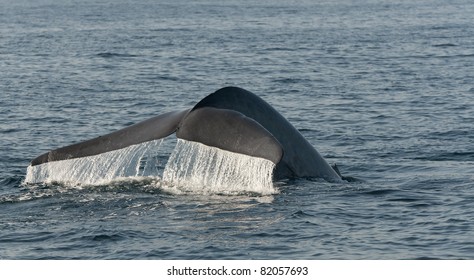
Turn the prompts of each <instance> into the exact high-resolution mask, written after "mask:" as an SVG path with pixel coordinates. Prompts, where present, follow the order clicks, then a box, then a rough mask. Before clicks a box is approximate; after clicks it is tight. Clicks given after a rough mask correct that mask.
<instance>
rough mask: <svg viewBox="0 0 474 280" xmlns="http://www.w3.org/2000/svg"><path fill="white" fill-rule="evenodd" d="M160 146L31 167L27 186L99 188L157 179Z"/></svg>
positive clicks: (158, 142)
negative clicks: (124, 181) (127, 180)
mask: <svg viewBox="0 0 474 280" xmlns="http://www.w3.org/2000/svg"><path fill="white" fill-rule="evenodd" d="M161 143H162V140H154V141H149V142H145V143H141V144H137V145H132V146H129V147H126V148H123V149H120V150H115V151H110V152H107V153H103V154H99V155H94V156H88V157H83V158H75V159H68V160H61V161H53V162H48V163H44V164H40V165H35V166H28V169H27V174H26V178H25V183H31V184H34V183H53V182H60V183H66V184H72V185H100V184H107V183H109V182H110V181H112V180H115V179H118V178H124V177H143V176H158V175H159V174H158V170H157V169H158V168H157V166H158V158H157V152H158V150H159V147H160V145H161Z"/></svg>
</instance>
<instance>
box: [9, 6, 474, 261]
mask: <svg viewBox="0 0 474 280" xmlns="http://www.w3.org/2000/svg"><path fill="white" fill-rule="evenodd" d="M189 2H190V1H179V0H174V1H151V0H150V1H111V0H108V1H106V0H102V1H80V3H77V1H54V0H41V1H32V0H31V1H28V0H6V1H2V2H1V3H0V97H1V98H0V258H5V259H70V258H74V259H146V258H152V259H178V258H182V259H204V258H205V259H424V258H440V259H473V258H474V235H473V234H472V232H473V231H474V210H473V209H474V175H473V173H474V172H473V171H474V152H473V151H474V133H473V131H474V74H473V73H474V67H473V65H474V28H473V17H472V15H473V14H474V4H473V3H472V1H468V0H459V1H442V0H424V1H369V0H367V1H344V0H338V1H296V2H294V3H293V1H245V0H235V1H224V2H223V1H213V0H210V1H193V3H189ZM227 85H235V86H240V87H243V88H246V89H248V90H250V91H252V92H254V93H256V94H258V95H259V96H261V97H262V98H264V99H265V100H266V101H268V102H269V103H270V104H272V105H273V106H274V107H275V108H277V110H279V111H280V112H281V113H282V114H283V115H284V116H286V117H287V118H288V119H289V120H290V122H292V123H293V124H294V125H295V127H297V128H298V129H300V130H301V131H302V133H303V134H304V135H305V137H307V139H308V140H309V141H310V142H311V143H312V144H313V145H314V146H315V147H316V148H317V149H318V151H319V152H320V153H321V154H322V155H324V157H325V158H326V159H327V160H328V161H329V162H330V163H337V164H338V166H339V169H340V170H341V172H342V173H343V174H344V175H348V176H353V177H356V178H358V179H359V181H357V182H350V183H343V184H333V183H327V182H324V181H321V180H307V179H298V180H289V181H284V182H279V183H277V184H276V188H278V190H279V193H278V194H274V195H255V194H254V195H211V194H208V195H205V194H200V193H192V192H191V193H186V194H173V193H169V192H165V191H163V190H162V189H160V188H158V187H156V186H155V185H154V184H153V182H151V181H149V180H137V181H124V182H118V183H117V182H115V183H110V184H106V185H101V186H96V187H87V186H86V187H84V186H81V187H73V186H65V185H61V184H36V185H25V184H23V181H24V179H25V175H26V168H27V166H28V164H29V161H30V160H31V159H32V158H34V157H36V156H38V155H39V154H41V153H43V152H46V151H48V150H50V149H52V148H56V147H61V146H64V145H68V144H71V143H75V142H78V141H81V140H85V139H90V138H93V137H96V136H99V135H103V134H106V133H109V132H111V131H114V130H116V129H119V128H122V127H124V126H127V125H130V124H132V123H136V122H139V121H142V120H145V119H147V118H149V117H152V116H155V115H158V114H161V113H164V112H167V111H171V110H175V109H185V108H189V107H191V106H193V105H194V104H195V103H196V102H197V101H199V100H200V99H201V98H203V97H205V96H206V95H208V94H209V93H212V92H214V91H215V90H217V89H219V88H221V87H223V86H227ZM166 149H167V151H168V153H170V152H171V150H172V149H173V146H172V145H169V147H167V148H166ZM166 149H165V150H166Z"/></svg>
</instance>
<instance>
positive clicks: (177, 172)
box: [163, 139, 278, 195]
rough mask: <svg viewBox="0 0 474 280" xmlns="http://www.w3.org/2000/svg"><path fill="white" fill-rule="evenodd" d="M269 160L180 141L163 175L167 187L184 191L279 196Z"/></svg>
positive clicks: (273, 165)
mask: <svg viewBox="0 0 474 280" xmlns="http://www.w3.org/2000/svg"><path fill="white" fill-rule="evenodd" d="M274 167H275V164H274V163H273V162H271V161H269V160H266V159H263V158H257V157H251V156H247V155H243V154H238V153H233V152H229V151H224V150H221V149H218V148H214V147H209V146H206V145H204V144H201V143H197V142H192V141H186V140H182V139H178V141H177V143H176V147H175V149H174V150H173V152H172V154H171V156H170V158H169V160H168V163H167V164H166V167H165V170H164V173H163V185H164V186H163V187H165V185H166V184H168V189H169V190H171V191H172V190H173V189H175V190H176V189H178V190H181V191H184V192H188V191H189V192H202V193H221V194H241V193H258V194H263V195H269V194H275V193H277V192H278V191H277V190H276V189H275V188H274V186H273V181H272V176H273V169H274Z"/></svg>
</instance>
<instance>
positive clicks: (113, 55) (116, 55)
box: [97, 52, 137, 58]
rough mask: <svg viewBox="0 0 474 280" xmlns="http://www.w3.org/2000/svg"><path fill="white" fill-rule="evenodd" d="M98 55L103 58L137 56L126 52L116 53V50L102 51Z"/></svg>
mask: <svg viewBox="0 0 474 280" xmlns="http://www.w3.org/2000/svg"><path fill="white" fill-rule="evenodd" d="M97 56H98V57H102V58H113V57H137V55H134V54H126V53H114V52H101V53H98V54H97Z"/></svg>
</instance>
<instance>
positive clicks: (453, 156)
mask: <svg viewBox="0 0 474 280" xmlns="http://www.w3.org/2000/svg"><path fill="white" fill-rule="evenodd" d="M414 159H416V160H428V161H474V152H446V153H439V154H435V155H428V156H423V157H416V158H414Z"/></svg>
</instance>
